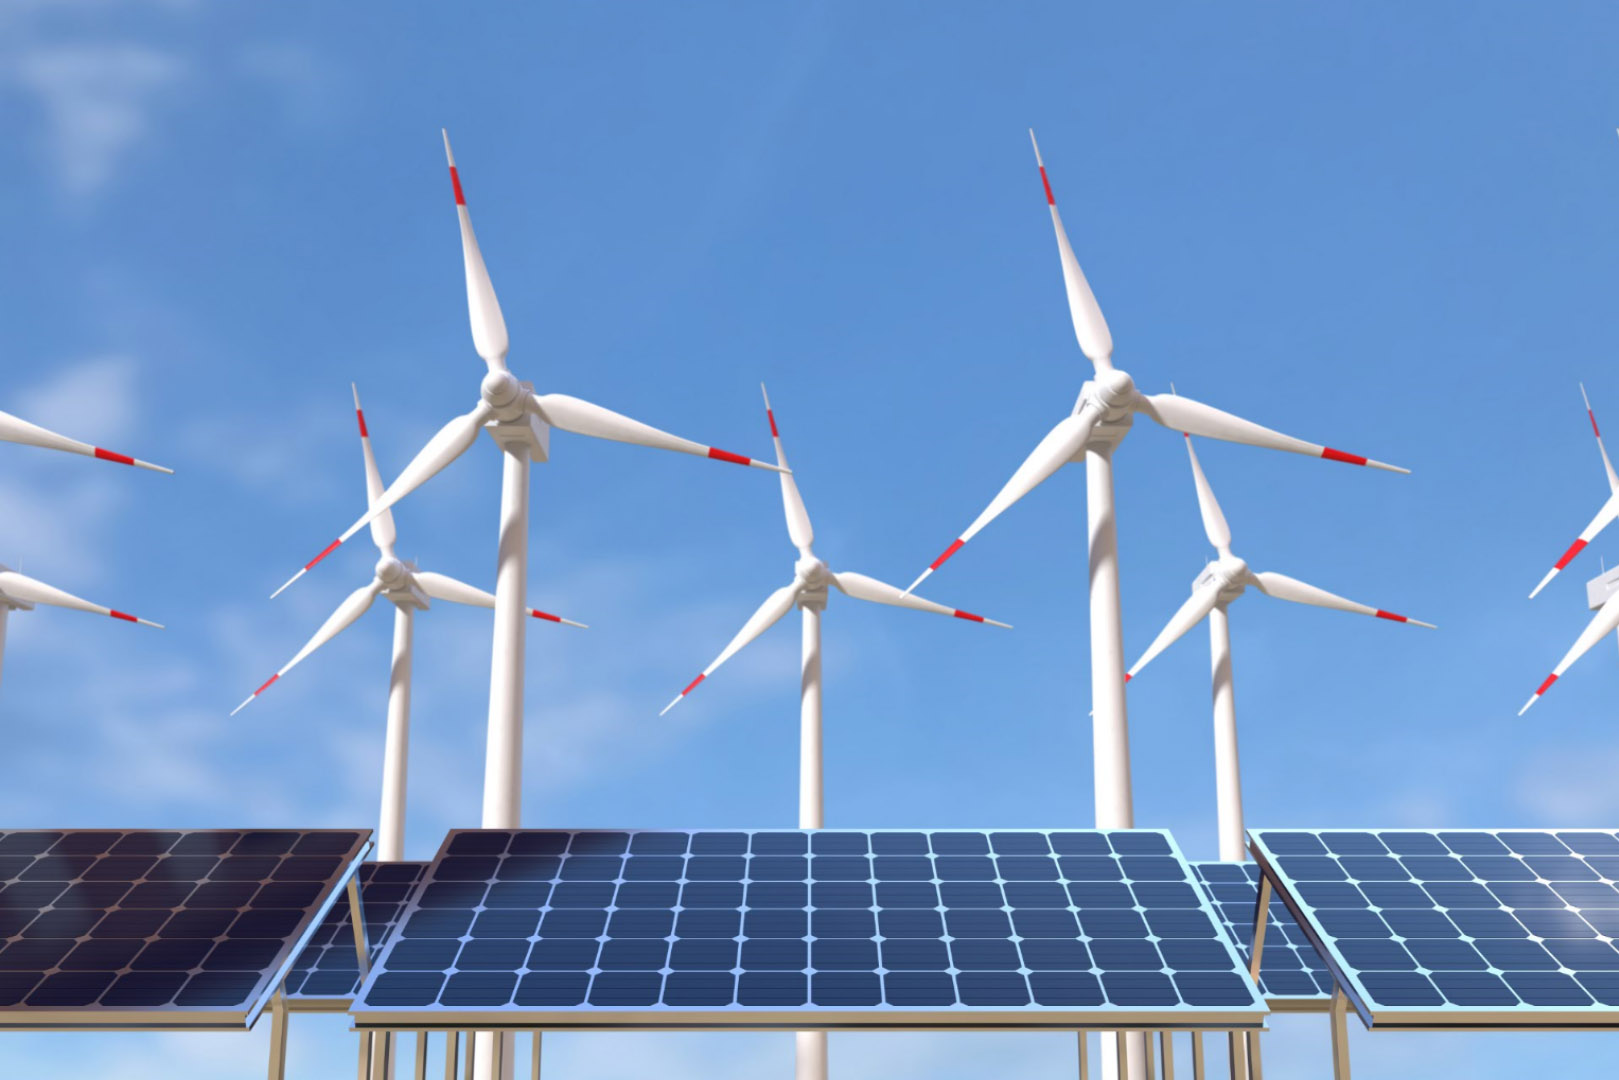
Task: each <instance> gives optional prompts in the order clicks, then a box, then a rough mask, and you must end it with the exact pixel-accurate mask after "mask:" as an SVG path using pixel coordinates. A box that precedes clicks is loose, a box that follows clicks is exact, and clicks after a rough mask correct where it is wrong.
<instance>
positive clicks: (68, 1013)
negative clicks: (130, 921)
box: [0, 827, 372, 1031]
mask: <svg viewBox="0 0 1619 1080" xmlns="http://www.w3.org/2000/svg"><path fill="white" fill-rule="evenodd" d="M371 832H372V831H371V830H370V829H349V828H323V829H297V828H292V829H276V828H267V827H250V828H204V829H186V828H173V829H168V828H162V829H132V828H123V827H112V828H106V829H38V828H18V829H0V837H6V836H15V835H22V834H61V837H67V836H70V835H75V834H78V835H84V834H103V833H104V834H108V835H116V836H119V837H122V838H126V839H127V838H129V837H134V836H151V835H164V834H170V833H173V834H177V835H178V836H180V837H184V836H191V835H203V834H214V833H220V834H229V833H237V834H241V835H240V836H239V837H238V838H237V842H240V841H241V840H242V839H243V838H245V837H248V836H253V835H264V834H273V833H296V834H298V835H299V837H300V838H302V837H308V836H316V835H328V834H344V835H349V836H353V837H354V840H353V841H352V842H351V844H350V846H349V849H348V851H347V852H346V853H342V854H336V853H333V854H332V857H334V858H337V859H339V861H340V865H341V867H342V869H341V870H340V871H339V872H338V873H339V877H340V878H342V879H343V880H346V878H347V875H349V874H351V873H352V872H353V868H354V867H355V866H357V865H358V863H359V860H360V859H361V858H363V857H364V855H365V853H366V851H368V850H369V848H370V846H371ZM59 840H60V837H59V838H58V841H53V846H54V843H56V842H59ZM178 842H179V841H173V842H171V845H170V846H171V847H172V846H173V845H174V844H175V843H178ZM109 850H110V849H109ZM108 853H109V852H108V851H101V852H96V853H94V854H93V855H91V856H89V857H90V858H91V859H92V861H93V860H94V859H95V858H99V857H101V856H102V855H106V854H108ZM39 854H40V855H41V856H42V857H43V855H44V852H43V851H42V852H40V853H39ZM176 854H178V853H176V852H172V851H170V850H168V849H165V850H164V851H163V852H162V853H160V854H159V855H158V856H157V857H158V858H164V857H170V856H172V855H176ZM287 854H288V856H289V857H290V851H289V852H288V853H287ZM63 880H69V881H71V882H75V883H76V882H78V879H77V878H75V879H63ZM342 891H343V889H342V886H341V884H339V885H337V886H334V887H333V888H332V889H331V890H330V892H329V894H328V896H327V900H326V902H325V903H324V904H321V905H318V907H319V908H320V910H319V911H317V910H315V907H316V906H309V907H304V908H303V909H302V910H303V915H302V920H301V921H302V926H303V929H302V931H301V932H298V933H294V934H289V935H287V936H285V937H284V938H283V939H282V944H281V946H280V948H279V949H278V950H277V952H276V953H275V954H274V955H273V957H272V958H271V959H270V960H268V961H266V962H265V963H264V964H263V965H262V966H259V967H257V968H255V969H250V970H257V971H259V972H260V974H259V977H258V979H257V980H256V981H255V983H254V984H253V987H252V988H251V990H249V991H248V992H247V993H246V994H245V995H244V996H243V998H242V999H241V1001H240V1003H239V1004H237V1005H235V1006H233V1007H230V1008H223V1007H221V1008H210V1007H206V1006H192V1005H177V1004H166V1005H162V1006H156V1007H153V1006H143V1005H102V1004H99V1003H96V1002H92V1003H90V1004H87V1005H63V1006H33V1005H27V1004H24V1003H23V1002H21V1001H19V1002H18V1003H15V1004H11V1005H0V1031H244V1030H248V1029H250V1028H251V1027H252V1026H253V1023H254V1022H255V1021H256V1020H257V1018H258V1016H259V1015H260V1014H261V1013H262V1012H263V1010H264V1008H265V1007H266V1006H267V1005H268V1004H269V1002H270V999H271V997H273V996H274V994H275V992H276V991H277V990H278V989H279V988H280V986H281V980H282V979H283V978H284V977H285V972H286V970H287V969H288V968H289V967H290V965H291V963H292V961H293V959H295V958H296V957H297V955H298V953H299V952H300V951H301V947H302V946H301V942H302V941H303V940H304V939H305V936H306V935H307V934H310V933H312V932H313V929H314V927H316V926H318V925H319V922H320V919H321V918H324V911H325V910H326V909H328V908H329V907H330V904H331V899H332V897H335V896H339V895H341V894H342ZM114 909H117V910H129V909H127V908H122V907H121V905H119V904H113V905H110V906H109V909H108V911H109V912H110V911H111V910H114ZM85 910H94V909H93V908H89V909H85ZM152 910H161V908H155V909H152ZM106 913H107V912H104V913H103V914H106ZM190 974H192V975H195V974H197V970H196V969H193V970H192V971H191V972H190ZM104 989H105V988H104ZM96 996H97V999H98V1000H99V998H100V996H101V994H100V993H99V992H98V994H97V995H96Z"/></svg>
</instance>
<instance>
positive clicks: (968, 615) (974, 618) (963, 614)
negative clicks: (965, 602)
mask: <svg viewBox="0 0 1619 1080" xmlns="http://www.w3.org/2000/svg"><path fill="white" fill-rule="evenodd" d="M955 616H956V618H958V619H966V620H967V621H968V622H983V621H984V617H983V616H982V615H974V614H973V613H972V612H970V611H958V612H956V613H955Z"/></svg>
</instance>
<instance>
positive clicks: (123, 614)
mask: <svg viewBox="0 0 1619 1080" xmlns="http://www.w3.org/2000/svg"><path fill="white" fill-rule="evenodd" d="M107 614H108V615H111V616H112V617H113V618H115V619H122V620H123V621H124V622H132V623H140V624H141V625H142V626H152V627H156V628H157V629H159V630H162V629H163V628H164V627H163V624H162V623H155V622H153V621H152V620H151V619H142V618H140V617H139V616H136V615H131V614H129V613H128V612H127V611H113V610H111V609H110V608H109V609H108V611H107Z"/></svg>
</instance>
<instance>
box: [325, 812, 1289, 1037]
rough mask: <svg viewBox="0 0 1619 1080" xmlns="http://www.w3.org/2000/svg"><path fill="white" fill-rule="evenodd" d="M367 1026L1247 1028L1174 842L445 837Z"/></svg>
mask: <svg viewBox="0 0 1619 1080" xmlns="http://www.w3.org/2000/svg"><path fill="white" fill-rule="evenodd" d="M352 1012H353V1014H354V1017H355V1022H356V1025H357V1026H359V1027H362V1028H365V1027H373V1028H380V1027H400V1028H423V1027H462V1028H465V1027H469V1026H474V1025H475V1024H476V1023H478V1022H480V1021H486V1020H487V1021H497V1022H498V1023H499V1024H501V1025H503V1026H508V1027H510V1026H524V1025H529V1026H535V1027H553V1028H560V1027H592V1026H600V1027H612V1026H636V1027H657V1026H671V1027H675V1026H685V1025H693V1026H717V1027H779V1028H788V1029H791V1028H794V1027H803V1026H805V1025H811V1026H813V1025H821V1026H861V1025H877V1026H881V1025H885V1024H891V1025H904V1026H913V1027H914V1026H924V1027H925V1026H929V1025H939V1026H959V1025H961V1024H963V1023H979V1024H984V1025H991V1026H996V1025H1008V1026H1011V1025H1017V1026H1041V1025H1047V1026H1052V1027H1074V1026H1082V1025H1083V1024H1094V1023H1099V1022H1110V1023H1112V1024H1114V1025H1115V1026H1142V1027H1163V1026H1173V1025H1181V1024H1184V1025H1194V1024H1195V1025H1197V1026H1204V1027H1216V1028H1218V1027H1254V1026H1257V1025H1258V1024H1260V1023H1261V1022H1262V1020H1263V1017H1264V1014H1265V1007H1264V1005H1263V1003H1262V1002H1261V1001H1260V1000H1259V999H1258V995H1257V992H1256V989H1255V987H1254V985H1253V983H1252V982H1251V981H1250V980H1249V979H1248V977H1247V974H1246V972H1245V971H1244V970H1243V969H1242V966H1241V964H1240V962H1239V960H1238V958H1237V955H1236V952H1235V950H1234V949H1233V948H1232V946H1231V944H1230V942H1229V941H1227V940H1226V938H1225V936H1224V935H1223V934H1222V933H1221V932H1220V930H1219V928H1218V926H1217V924H1216V919H1215V916H1214V913H1213V912H1212V910H1211V909H1210V907H1209V904H1208V901H1207V899H1206V898H1205V897H1204V896H1203V894H1202V893H1201V892H1200V891H1199V890H1198V888H1197V886H1196V884H1195V883H1194V878H1193V876H1192V873H1191V870H1190V868H1189V867H1188V866H1187V864H1186V862H1185V861H1184V860H1183V859H1182V858H1181V856H1180V854H1179V852H1178V851H1177V850H1176V848H1175V846H1174V842H1173V840H1171V839H1170V837H1169V836H1168V834H1166V833H1162V832H1154V831H1147V830H1139V831H1134V830H1132V831H1117V832H1096V831H1066V832H1061V831H1054V832H1036V831H1001V832H987V831H936V832H922V831H869V832H868V831H842V830H838V831H833V830H824V831H761V832H744V831H735V832H704V831H698V832H688V831H679V832H672V831H662V832H632V831H625V832H571V831H529V830H524V831H518V832H507V831H495V830H468V831H462V832H453V833H451V834H450V835H449V837H448V838H447V839H446V841H445V844H444V846H443V848H442V849H441V850H440V852H439V855H438V857H437V858H436V859H435V860H434V861H433V863H432V864H431V865H430V866H429V867H428V871H427V874H426V876H425V877H424V879H423V882H422V884H421V886H420V887H419V888H418V889H417V891H416V892H415V893H414V894H413V895H412V897H411V900H410V903H409V905H408V906H407V908H406V911H405V915H404V919H403V921H402V923H401V925H400V927H399V929H398V931H397V932H396V933H395V934H394V935H393V936H392V937H391V938H390V940H389V943H388V945H387V947H386V948H385V950H384V953H383V955H382V957H381V959H380V960H379V961H378V963H377V965H376V966H375V967H373V969H372V973H371V976H370V977H369V978H368V979H367V980H366V982H365V984H364V985H363V986H362V987H361V989H360V992H359V995H358V997H357V999H356V1002H355V1005H354V1007H353V1010H352Z"/></svg>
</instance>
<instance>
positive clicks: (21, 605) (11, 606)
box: [0, 563, 34, 611]
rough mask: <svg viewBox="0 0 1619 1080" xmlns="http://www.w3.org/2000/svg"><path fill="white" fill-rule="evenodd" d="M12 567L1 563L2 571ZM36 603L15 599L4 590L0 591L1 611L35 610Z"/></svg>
mask: <svg viewBox="0 0 1619 1080" xmlns="http://www.w3.org/2000/svg"><path fill="white" fill-rule="evenodd" d="M10 569H11V567H9V566H7V565H6V564H5V563H0V571H4V570H10ZM33 610H34V605H33V604H30V603H29V602H28V601H26V600H14V599H12V598H11V597H9V596H7V595H6V594H5V593H4V592H0V611H33Z"/></svg>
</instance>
